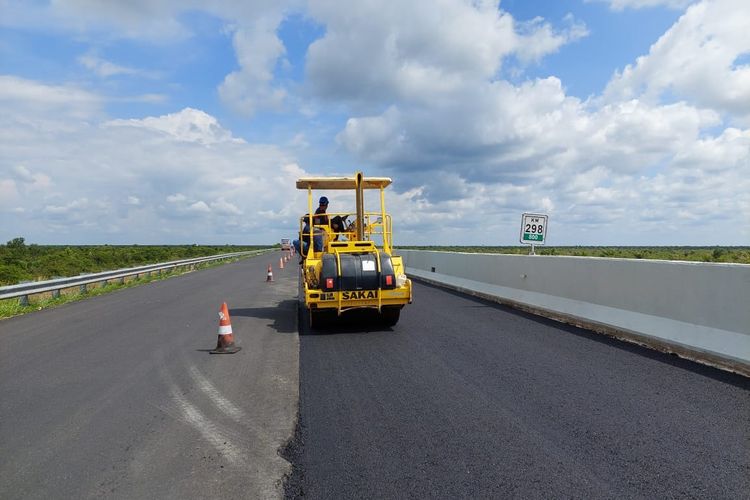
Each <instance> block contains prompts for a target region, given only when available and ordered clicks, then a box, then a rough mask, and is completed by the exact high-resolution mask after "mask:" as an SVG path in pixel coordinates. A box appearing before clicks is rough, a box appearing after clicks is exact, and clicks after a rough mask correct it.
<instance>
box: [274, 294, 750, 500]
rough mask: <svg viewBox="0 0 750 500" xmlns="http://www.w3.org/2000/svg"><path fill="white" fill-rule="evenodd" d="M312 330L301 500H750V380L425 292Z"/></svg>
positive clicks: (303, 378)
mask: <svg viewBox="0 0 750 500" xmlns="http://www.w3.org/2000/svg"><path fill="white" fill-rule="evenodd" d="M414 296H415V303H414V304H413V305H411V306H407V307H406V308H405V309H404V310H403V312H402V315H401V321H400V322H399V323H398V325H396V327H394V328H393V329H390V328H385V329H382V328H381V329H378V328H374V329H368V328H367V327H362V326H359V324H358V321H357V320H356V319H352V320H350V321H349V323H348V324H344V325H340V326H339V327H338V328H334V329H331V330H330V331H329V332H328V333H326V334H320V333H317V334H314V335H311V334H309V332H305V331H303V332H301V333H303V334H304V333H307V334H304V335H301V336H300V425H299V427H298V429H297V433H296V436H295V440H294V441H293V442H292V443H291V444H290V446H289V447H288V449H287V450H286V456H287V457H288V458H289V459H290V460H292V461H293V462H294V474H293V475H292V477H291V478H290V480H289V481H288V482H287V484H286V495H287V497H288V498H309V499H323V498H347V499H351V498H471V499H476V498H711V499H717V498H733V499H737V498H750V383H748V382H749V381H748V379H746V378H742V377H740V376H734V375H730V374H726V373H723V372H720V371H718V370H714V369H711V368H707V367H703V366H700V365H697V364H694V363H692V362H689V361H684V360H681V359H679V358H676V357H673V356H669V355H664V354H661V353H656V352H653V351H649V350H647V349H644V348H640V347H637V346H633V345H630V344H625V343H622V342H619V341H614V340H610V339H608V338H606V337H603V336H600V335H596V334H592V333H589V332H587V331H584V330H581V329H578V328H574V327H568V326H564V325H561V324H559V323H555V322H552V321H549V320H545V319H541V318H538V317H534V316H531V315H527V314H524V313H520V312H517V311H514V310H512V309H509V308H507V307H504V306H499V305H496V304H492V303H488V302H484V301H482V300H478V299H474V298H469V297H465V296H461V295H458V294H455V293H452V292H448V291H445V290H442V289H438V288H434V287H430V286H426V285H419V284H417V285H416V287H415V290H414Z"/></svg>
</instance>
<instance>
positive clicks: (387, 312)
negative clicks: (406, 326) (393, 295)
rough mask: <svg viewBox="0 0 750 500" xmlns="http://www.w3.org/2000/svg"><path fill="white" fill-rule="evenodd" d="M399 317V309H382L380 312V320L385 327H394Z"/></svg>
mask: <svg viewBox="0 0 750 500" xmlns="http://www.w3.org/2000/svg"><path fill="white" fill-rule="evenodd" d="M399 317H401V308H400V307H384V308H382V309H381V310H380V318H381V319H382V321H383V324H384V325H385V326H394V325H395V324H396V323H398V319H399Z"/></svg>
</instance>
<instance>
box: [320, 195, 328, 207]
mask: <svg viewBox="0 0 750 500" xmlns="http://www.w3.org/2000/svg"><path fill="white" fill-rule="evenodd" d="M320 204H321V205H328V198H326V197H325V196H321V197H320Z"/></svg>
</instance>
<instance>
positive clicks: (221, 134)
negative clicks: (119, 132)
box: [104, 108, 244, 144]
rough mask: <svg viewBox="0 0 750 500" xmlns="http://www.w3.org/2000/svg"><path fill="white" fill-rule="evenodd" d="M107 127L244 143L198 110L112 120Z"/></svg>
mask: <svg viewBox="0 0 750 500" xmlns="http://www.w3.org/2000/svg"><path fill="white" fill-rule="evenodd" d="M104 126H105V127H115V128H116V127H124V128H144V129H149V130H152V131H159V132H163V133H165V134H167V135H169V136H170V137H171V138H173V139H177V140H179V141H186V142H199V143H202V144H214V143H218V142H240V143H241V142H244V141H242V139H236V138H234V137H232V134H231V132H230V131H229V130H227V129H225V128H223V127H221V126H220V125H219V122H218V121H217V120H216V118H214V117H213V116H211V115H209V114H207V113H205V112H203V111H200V110H198V109H192V108H185V109H183V110H182V111H180V112H178V113H171V114H168V115H165V116H159V117H153V116H149V117H147V118H143V119H130V120H111V121H108V122H106V123H104Z"/></svg>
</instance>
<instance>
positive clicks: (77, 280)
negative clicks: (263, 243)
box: [0, 250, 268, 303]
mask: <svg viewBox="0 0 750 500" xmlns="http://www.w3.org/2000/svg"><path fill="white" fill-rule="evenodd" d="M267 251H268V250H248V251H245V252H233V253H225V254H221V255H209V256H207V257H195V258H192V259H183V260H173V261H171V262H162V263H159V264H148V265H146V266H139V267H130V268H125V269H115V270H114V271H104V272H101V273H92V274H83V275H80V276H72V277H67V278H57V279H52V280H45V281H33V282H30V283H21V284H19V285H10V286H3V287H0V300H3V299H12V298H16V297H21V302H26V303H27V302H28V296H29V295H34V294H37V293H45V292H52V294H53V297H58V296H59V295H60V290H62V289H65V288H73V287H75V286H79V287H81V291H82V292H85V291H86V288H85V287H86V285H90V284H92V283H104V284H106V283H108V282H109V281H110V280H116V279H119V280H121V282H124V279H125V278H127V277H128V276H138V275H141V274H148V275H150V274H151V273H152V272H159V273H160V272H161V271H164V270H167V269H175V268H178V267H185V266H194V265H196V264H202V263H204V262H211V261H214V260H223V259H231V258H234V257H241V256H243V255H252V254H260V253H263V252H267Z"/></svg>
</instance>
